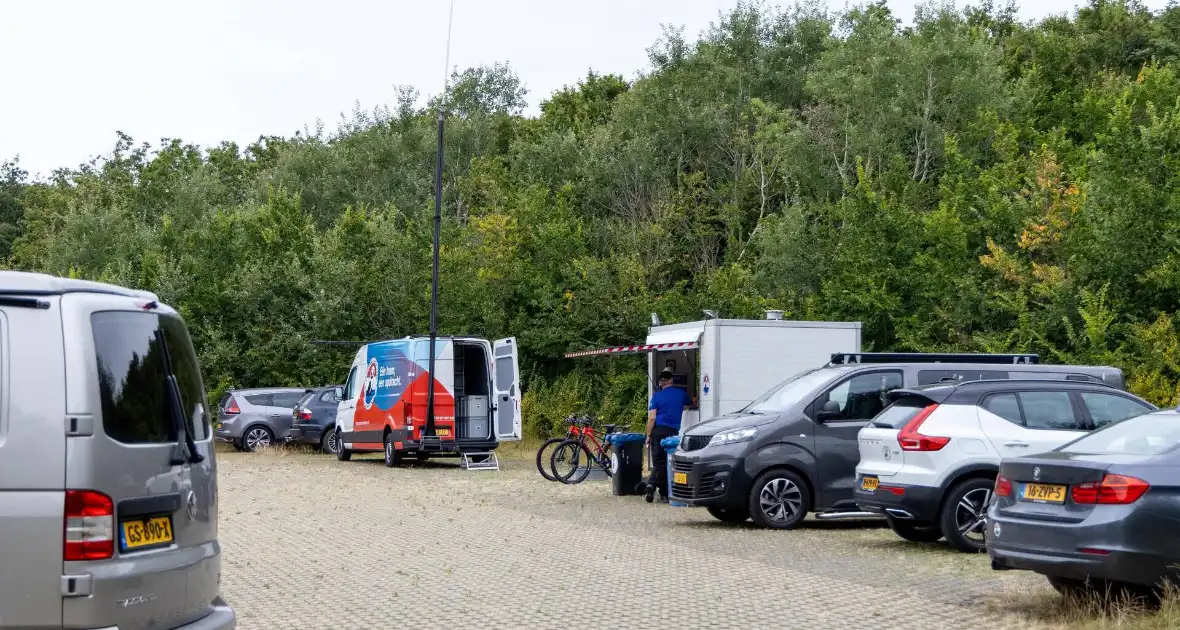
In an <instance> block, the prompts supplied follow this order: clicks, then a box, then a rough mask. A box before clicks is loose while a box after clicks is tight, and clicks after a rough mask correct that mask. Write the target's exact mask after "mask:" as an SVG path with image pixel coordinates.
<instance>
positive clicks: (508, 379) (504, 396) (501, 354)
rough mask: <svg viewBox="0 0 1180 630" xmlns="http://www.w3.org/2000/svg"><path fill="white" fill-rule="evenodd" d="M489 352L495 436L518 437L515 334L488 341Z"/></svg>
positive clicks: (518, 400)
mask: <svg viewBox="0 0 1180 630" xmlns="http://www.w3.org/2000/svg"><path fill="white" fill-rule="evenodd" d="M492 356H493V357H495V365H494V366H493V368H492V372H493V374H492V382H493V385H494V386H495V391H496V439H497V440H519V439H520V436H521V427H520V365H519V362H518V359H517V354H516V338H515V337H509V338H507V339H497V340H496V341H495V343H494V344H492Z"/></svg>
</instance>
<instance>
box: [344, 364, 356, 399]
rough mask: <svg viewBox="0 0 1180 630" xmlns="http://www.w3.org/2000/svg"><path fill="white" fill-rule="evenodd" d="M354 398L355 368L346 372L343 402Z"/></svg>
mask: <svg viewBox="0 0 1180 630" xmlns="http://www.w3.org/2000/svg"><path fill="white" fill-rule="evenodd" d="M353 398H356V366H355V365H354V366H352V370H350V371H349V372H348V380H347V381H345V382H344V400H352V399H353Z"/></svg>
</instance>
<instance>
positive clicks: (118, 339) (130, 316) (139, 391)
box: [90, 311, 209, 444]
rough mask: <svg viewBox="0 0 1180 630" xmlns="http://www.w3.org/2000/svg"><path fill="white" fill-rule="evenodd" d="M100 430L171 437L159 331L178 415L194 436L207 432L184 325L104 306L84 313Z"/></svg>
mask: <svg viewBox="0 0 1180 630" xmlns="http://www.w3.org/2000/svg"><path fill="white" fill-rule="evenodd" d="M90 327H91V330H92V332H93V334H94V353H95V358H96V360H97V364H98V389H99V397H100V399H101V400H100V403H101V410H102V425H103V431H104V432H105V433H106V434H107V435H108V436H109V437H111V438H113V439H115V440H118V441H119V442H124V443H127V444H139V443H152V442H172V441H176V440H177V438H178V436H177V435H176V430H175V428H173V426H172V421H171V417H170V416H169V414H168V409H167V408H166V404H167V402H166V401H167V400H168V398H167V395H166V393H165V387H166V385H165V383H166V381H165V379H166V377H167V373H166V371H165V363H164V357H163V352H164V347H163V346H162V345H161V344H160V343H159V341H158V339H159V337H157V335H156V332H157V331H162V332H163V337H164V340H165V342H166V344H167V347H168V348H167V349H168V357H169V358H170V360H171V364H172V370H173V373H174V374H175V375H176V380H177V383H178V384H179V385H180V398H181V406H182V408H183V411H184V417H185V420H186V422H187V423H188V424H189V428H190V430H191V431H192V432H193V438H194V439H195V440H203V439H205V437H206V436H207V431H208V429H207V426H208V418H209V416H208V412H207V410H206V408H205V393H204V384H203V382H202V380H201V372H200V368H199V367H198V364H197V357H196V353H195V352H194V351H193V346H192V342H191V341H190V340H189V335H188V331H187V330H186V329H185V327H184V324H183V323H182V322H181V321H180V319H179V318H176V317H172V316H159V315H156V314H154V313H137V312H132V311H109V312H99V313H94V314H93V315H91V316H90Z"/></svg>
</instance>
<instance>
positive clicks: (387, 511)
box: [218, 451, 1047, 630]
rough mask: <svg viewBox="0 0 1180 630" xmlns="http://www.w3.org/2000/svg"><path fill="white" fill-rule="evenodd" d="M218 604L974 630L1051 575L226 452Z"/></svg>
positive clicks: (244, 615) (422, 614)
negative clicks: (1014, 597)
mask: <svg viewBox="0 0 1180 630" xmlns="http://www.w3.org/2000/svg"><path fill="white" fill-rule="evenodd" d="M218 458H219V459H218V464H219V468H220V471H219V480H220V492H221V503H220V505H221V516H220V539H221V542H222V546H223V552H224V560H223V565H222V566H223V569H222V570H223V576H222V594H223V595H224V596H225V597H226V599H228V600H229V601H230V603H232V604H233V606H234V608H235V609H236V610H237V612H238V616H239V627H240V628H243V629H244V630H250V629H255V628H267V629H271V628H393V627H416V628H448V629H450V630H456V629H459V628H557V627H560V626H567V625H576V626H578V627H582V626H586V625H587V624H589V626H591V627H594V628H596V630H598V629H609V628H673V627H675V628H804V627H807V628H843V629H854V628H870V627H871V628H938V629H945V630H950V629H952V628H972V629H975V628H981V627H1021V624H1020V623H1019V622H1018V621H1016V620H1013V619H1011V618H999V617H996V616H995V614H994V611H995V610H996V609H997V602H1002V601H1003V598H1004V597H1005V596H1006V594H1010V593H1012V592H1016V591H1020V592H1022V593H1027V592H1029V591H1043V590H1047V587H1046V586H1045V585H1044V582H1043V580H1041V579H1039V578H1037V577H1035V576H1031V575H1025V574H1019V573H1004V574H1000V573H995V572H992V571H991V570H990V569H989V568H988V566H987V560H986V558H984V557H981V556H964V555H961V554H957V553H953V552H951V551H949V550H948V549H947V548H945V546H944V545H942V544H935V545H915V544H912V543H906V542H904V541H902V540H900V539H898V538H896V537H894V536H893V534H892V533H891V532H889V531H888V530H885V529H881V528H880V527H879V526H874V525H873V524H871V523H864V522H860V523H847V522H842V523H833V522H811V523H809V526H808V527H806V528H804V529H802V530H798V531H793V532H771V531H763V530H758V529H755V528H753V527H752V526H733V525H725V524H722V523H720V522H718V521H715V520H713V519H712V518H711V517H710V516H709V515H708V514H707V513H706V512H705V511H704V510H698V509H688V508H671V507H668V506H659V505H648V504H646V503H644V502H643V500H642V499H640V498H638V497H612V496H610V488H609V486H608V485H607V484H606V483H605V482H586V483H583V484H581V485H579V486H561V485H559V484H555V483H551V482H546V481H544V480H543V479H541V478H540V476H538V475H537V474H536V471H535V470H534V469H532V462H526V461H511V460H508V461H505V470H503V471H501V472H499V473H496V472H467V471H462V470H459V469H458V468H456V467H455V466H454V464H453V463H451V462H453V461H454V460H442V462H443V463H440V464H433V463H431V464H427V465H424V466H407V467H405V468H399V469H388V468H385V466H384V465H382V463H381V462H380V461H379V460H376V459H373V460H359V461H358V460H354V461H352V462H349V463H342V462H337V461H336V460H335V459H334V458H331V457H326V456H322V455H312V454H301V453H295V452H289V451H279V452H277V453H264V454H240V453H219V454H218Z"/></svg>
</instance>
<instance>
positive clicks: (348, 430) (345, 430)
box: [336, 364, 357, 448]
mask: <svg viewBox="0 0 1180 630" xmlns="http://www.w3.org/2000/svg"><path fill="white" fill-rule="evenodd" d="M356 398H357V366H356V365H355V364H354V365H353V366H352V369H351V370H349V372H348V378H347V379H346V380H345V381H344V399H343V400H341V401H340V404H339V405H337V406H336V428H337V430H339V431H340V433H341V437H342V441H343V442H345V446H347V447H348V448H352V444H353V442H354V441H355V440H354V438H353V435H352V434H353V432H354V431H356V426H355V425H354V420H353V415H354V414H355V413H356Z"/></svg>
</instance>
